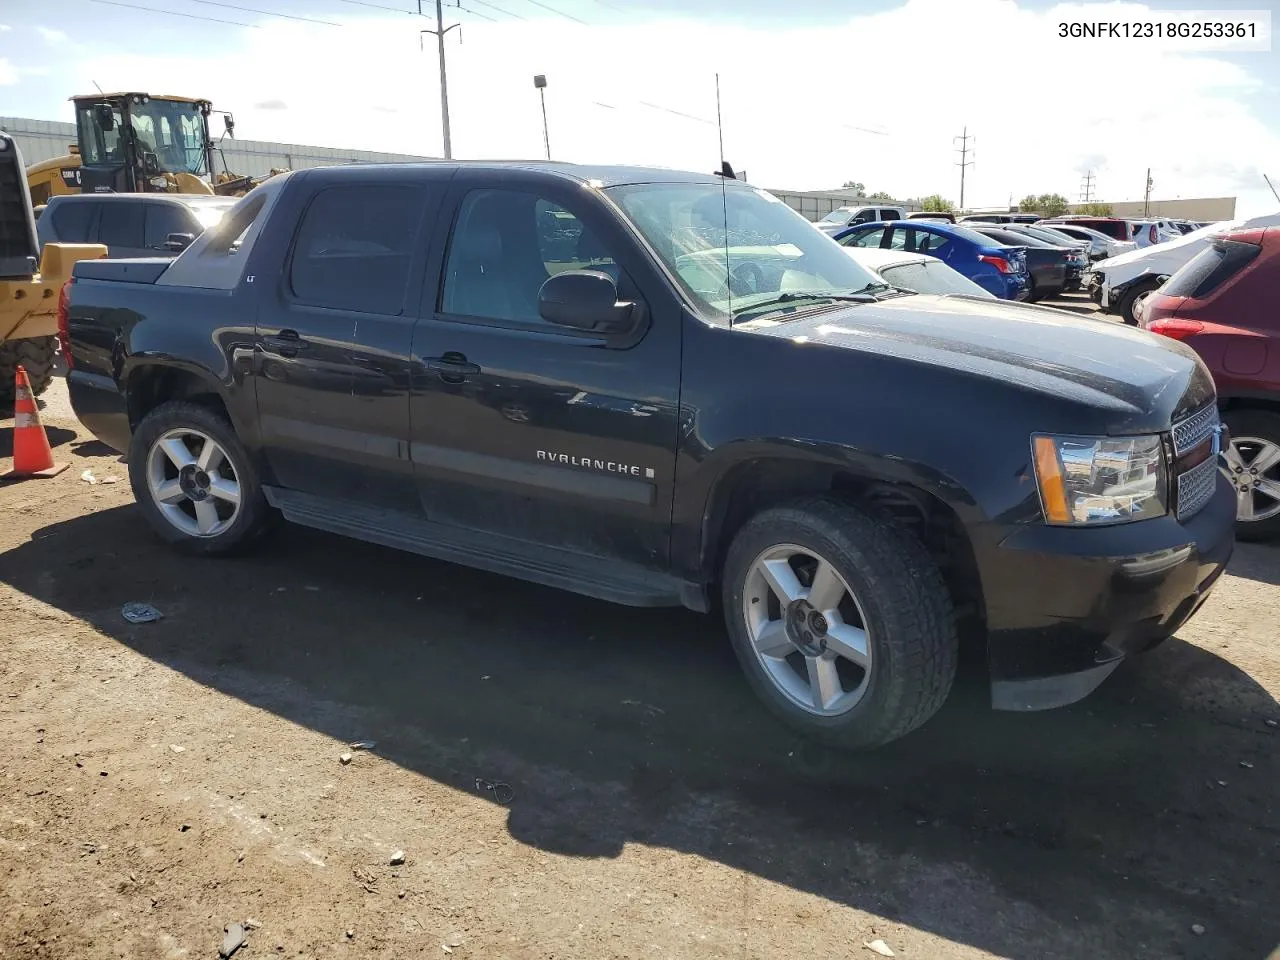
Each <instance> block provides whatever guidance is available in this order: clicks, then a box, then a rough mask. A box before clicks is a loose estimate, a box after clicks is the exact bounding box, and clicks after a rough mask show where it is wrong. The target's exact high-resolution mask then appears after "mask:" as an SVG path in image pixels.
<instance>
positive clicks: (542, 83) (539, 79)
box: [533, 73, 551, 160]
mask: <svg viewBox="0 0 1280 960" xmlns="http://www.w3.org/2000/svg"><path fill="white" fill-rule="evenodd" d="M533 85H534V86H535V87H537V88H538V97H539V99H541V100H542V145H543V146H544V147H546V149H547V159H548V160H550V159H551V138H550V137H549V136H548V135H547V78H546V77H545V76H544V75H543V74H541V73H540V74H538V75H537V76H535V77H534V78H533Z"/></svg>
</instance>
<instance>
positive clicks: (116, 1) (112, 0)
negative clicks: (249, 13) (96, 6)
mask: <svg viewBox="0 0 1280 960" xmlns="http://www.w3.org/2000/svg"><path fill="white" fill-rule="evenodd" d="M89 2H90V3H101V4H105V5H106V6H108V7H125V8H127V9H129V10H143V11H145V12H147V13H163V14H167V15H169V16H171V17H183V18H184V19H187V20H203V21H205V22H206V23H225V24H228V25H229V26H232V27H249V28H250V29H251V30H257V29H259V26H260V25H259V24H256V23H243V22H241V21H239V20H219V19H218V18H217V17H202V16H199V15H198V14H194V13H179V12H178V11H177V10H163V9H161V8H160V7H144V6H142V5H141V4H138V3H121V2H120V0H89Z"/></svg>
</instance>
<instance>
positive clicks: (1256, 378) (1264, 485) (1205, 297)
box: [1141, 226, 1280, 540]
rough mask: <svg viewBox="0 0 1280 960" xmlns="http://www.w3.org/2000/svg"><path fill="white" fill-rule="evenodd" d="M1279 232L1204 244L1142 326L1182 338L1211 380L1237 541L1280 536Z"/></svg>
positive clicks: (1258, 230) (1266, 230)
mask: <svg viewBox="0 0 1280 960" xmlns="http://www.w3.org/2000/svg"><path fill="white" fill-rule="evenodd" d="M1277 303H1280V226H1272V227H1251V228H1246V229H1237V230H1232V231H1230V232H1227V233H1222V234H1218V235H1217V236H1214V237H1212V238H1211V239H1210V240H1209V241H1208V243H1207V245H1205V246H1203V247H1202V248H1201V249H1200V252H1199V253H1197V254H1196V255H1195V256H1194V257H1192V258H1191V259H1190V260H1189V261H1187V263H1185V264H1184V265H1183V266H1182V267H1181V268H1180V269H1178V270H1177V271H1176V272H1175V273H1174V274H1173V276H1171V277H1170V278H1169V280H1168V281H1167V282H1166V283H1165V284H1164V286H1162V287H1161V288H1160V289H1159V290H1158V291H1157V292H1156V293H1154V294H1152V295H1151V296H1150V297H1148V298H1147V300H1146V303H1145V305H1144V308H1143V310H1142V311H1141V313H1142V317H1141V325H1142V326H1143V327H1145V328H1146V329H1148V330H1150V331H1151V332H1152V333H1160V334H1163V335H1164V336H1166V337H1172V338H1173V339H1175V340H1181V341H1182V342H1183V343H1185V344H1186V345H1187V346H1189V347H1191V348H1192V349H1193V350H1195V351H1196V353H1198V354H1200V357H1201V359H1203V360H1204V362H1205V363H1206V364H1207V365H1208V367H1209V369H1210V371H1212V373H1213V380H1214V384H1215V385H1216V387H1217V389H1218V408H1219V409H1220V410H1221V411H1222V419H1223V421H1224V422H1225V423H1226V425H1227V429H1228V430H1229V431H1230V437H1231V443H1230V446H1229V448H1228V449H1226V450H1225V451H1224V453H1225V459H1226V469H1227V475H1228V479H1230V480H1231V482H1232V484H1233V485H1234V486H1235V489H1236V504H1237V507H1236V509H1237V512H1236V536H1237V537H1239V538H1240V539H1242V540H1269V539H1275V538H1277V537H1280V312H1277V310H1276V304H1277Z"/></svg>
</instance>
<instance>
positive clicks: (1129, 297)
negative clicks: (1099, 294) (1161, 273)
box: [1113, 277, 1160, 327]
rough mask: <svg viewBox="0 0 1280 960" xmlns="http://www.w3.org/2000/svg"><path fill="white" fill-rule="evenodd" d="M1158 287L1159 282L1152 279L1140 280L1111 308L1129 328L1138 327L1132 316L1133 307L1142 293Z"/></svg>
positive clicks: (1135, 318) (1135, 319)
mask: <svg viewBox="0 0 1280 960" xmlns="http://www.w3.org/2000/svg"><path fill="white" fill-rule="evenodd" d="M1159 286H1160V281H1159V280H1157V279H1155V278H1154V277H1153V278H1151V279H1150V280H1142V281H1139V282H1138V283H1135V284H1134V285H1133V286H1132V287H1130V288H1129V289H1128V290H1126V291H1125V292H1124V296H1123V297H1121V298H1120V300H1119V302H1118V303H1117V304H1116V305H1115V307H1114V308H1113V309H1114V310H1115V312H1116V313H1117V314H1118V315H1119V316H1120V319H1121V320H1123V321H1124V322H1125V323H1127V324H1128V325H1129V326H1131V327H1136V326H1137V325H1138V319H1137V317H1135V316H1134V315H1133V305H1134V303H1135V302H1137V299H1138V298H1139V297H1140V296H1142V295H1143V294H1144V293H1150V292H1151V291H1152V290H1154V289H1156V288H1157V287H1159Z"/></svg>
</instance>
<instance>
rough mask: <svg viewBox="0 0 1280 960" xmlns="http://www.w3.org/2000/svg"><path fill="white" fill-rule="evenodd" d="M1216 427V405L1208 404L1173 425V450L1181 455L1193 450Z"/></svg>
mask: <svg viewBox="0 0 1280 960" xmlns="http://www.w3.org/2000/svg"><path fill="white" fill-rule="evenodd" d="M1217 427H1218V407H1217V405H1216V404H1213V403H1211V404H1209V406H1207V407H1203V408H1201V409H1200V410H1199V411H1198V412H1196V413H1193V414H1192V415H1191V416H1189V417H1187V419H1185V420H1183V421H1181V422H1179V423H1175V424H1174V425H1173V452H1174V453H1175V454H1177V455H1178V456H1182V455H1183V454H1184V453H1186V452H1187V451H1188V450H1194V449H1195V448H1196V447H1198V446H1199V445H1200V444H1202V443H1204V442H1205V441H1206V440H1208V439H1209V437H1211V436H1212V435H1213V432H1214V430H1216V429H1217Z"/></svg>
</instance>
